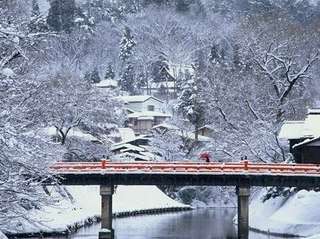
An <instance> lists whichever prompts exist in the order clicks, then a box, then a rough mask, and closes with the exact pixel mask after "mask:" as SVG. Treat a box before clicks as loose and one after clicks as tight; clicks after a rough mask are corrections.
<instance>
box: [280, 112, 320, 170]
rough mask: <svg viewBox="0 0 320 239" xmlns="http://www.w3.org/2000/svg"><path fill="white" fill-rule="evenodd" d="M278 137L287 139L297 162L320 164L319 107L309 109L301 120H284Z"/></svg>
mask: <svg viewBox="0 0 320 239" xmlns="http://www.w3.org/2000/svg"><path fill="white" fill-rule="evenodd" d="M279 138H280V139H286V140H288V141H289V146H290V153H291V154H292V155H293V156H294V160H295V161H296V162H297V163H318V164H320V109H309V110H308V114H307V116H306V118H305V120H303V121H286V122H285V123H284V124H283V126H282V127H281V130H280V133H279Z"/></svg>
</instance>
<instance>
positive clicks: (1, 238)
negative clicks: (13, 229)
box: [0, 231, 7, 239]
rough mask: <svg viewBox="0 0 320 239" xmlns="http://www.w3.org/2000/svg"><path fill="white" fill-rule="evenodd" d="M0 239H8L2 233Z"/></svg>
mask: <svg viewBox="0 0 320 239" xmlns="http://www.w3.org/2000/svg"><path fill="white" fill-rule="evenodd" d="M0 239H7V237H6V236H5V235H4V234H3V233H2V232H1V231H0Z"/></svg>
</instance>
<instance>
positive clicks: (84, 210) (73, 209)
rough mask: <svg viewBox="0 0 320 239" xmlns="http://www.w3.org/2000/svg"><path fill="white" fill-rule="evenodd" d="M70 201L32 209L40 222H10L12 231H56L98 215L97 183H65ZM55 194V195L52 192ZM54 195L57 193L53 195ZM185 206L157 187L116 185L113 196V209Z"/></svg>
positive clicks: (79, 223)
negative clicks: (82, 184) (90, 184)
mask: <svg viewBox="0 0 320 239" xmlns="http://www.w3.org/2000/svg"><path fill="white" fill-rule="evenodd" d="M66 188H67V191H68V192H69V193H70V194H71V195H72V197H73V200H69V199H60V200H59V203H58V205H57V206H55V207H46V208H44V209H43V210H41V211H39V210H35V211H33V212H32V214H31V215H32V217H33V218H35V219H40V220H41V223H38V222H37V223H30V222H26V221H23V222H22V223H11V227H10V228H8V230H10V231H11V232H23V233H28V232H39V231H46V232H59V231H65V230H66V229H67V227H68V226H73V225H75V224H77V225H83V224H84V222H85V221H86V220H87V219H88V218H93V217H95V216H99V215H100V194H99V187H98V186H68V187H66ZM53 196H55V195H53ZM56 196H57V195H56ZM172 207H188V206H187V205H185V204H182V203H179V202H176V201H174V200H173V199H171V198H169V197H168V196H166V195H165V194H164V193H163V192H162V191H161V190H159V189H158V188H157V187H156V186H118V187H117V189H116V191H115V194H114V196H113V211H114V213H119V212H130V211H139V210H145V209H159V208H172Z"/></svg>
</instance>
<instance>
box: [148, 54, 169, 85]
mask: <svg viewBox="0 0 320 239" xmlns="http://www.w3.org/2000/svg"><path fill="white" fill-rule="evenodd" d="M151 68H152V69H151V75H152V79H153V81H154V82H163V81H171V80H173V79H172V78H173V77H172V76H171V75H170V73H169V65H168V62H167V59H166V57H165V56H164V54H161V55H160V56H159V57H158V60H157V61H155V62H154V63H153V64H152V65H151Z"/></svg>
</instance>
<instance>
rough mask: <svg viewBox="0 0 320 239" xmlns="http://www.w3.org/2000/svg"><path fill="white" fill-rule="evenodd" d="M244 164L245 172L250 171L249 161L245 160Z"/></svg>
mask: <svg viewBox="0 0 320 239" xmlns="http://www.w3.org/2000/svg"><path fill="white" fill-rule="evenodd" d="M243 163H244V170H248V163H249V161H248V160H244V161H243Z"/></svg>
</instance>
